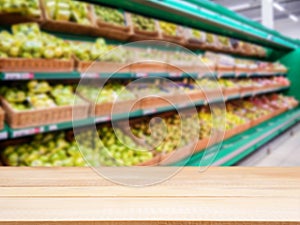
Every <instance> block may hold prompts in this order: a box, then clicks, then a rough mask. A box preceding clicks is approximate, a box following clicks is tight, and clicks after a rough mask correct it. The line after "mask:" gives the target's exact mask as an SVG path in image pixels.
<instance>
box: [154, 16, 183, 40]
mask: <svg viewBox="0 0 300 225" xmlns="http://www.w3.org/2000/svg"><path fill="white" fill-rule="evenodd" d="M161 23H166V22H164V21H158V32H159V37H160V39H161V40H163V41H169V42H173V43H179V44H183V41H184V29H183V27H181V26H179V25H176V24H174V25H176V31H175V32H176V34H175V35H170V34H167V33H165V32H164V31H163V29H162V28H161V26H162V24H161ZM167 23H169V22H167ZM171 25H173V24H171Z"/></svg>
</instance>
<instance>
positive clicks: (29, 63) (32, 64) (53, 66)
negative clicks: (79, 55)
mask: <svg viewBox="0 0 300 225" xmlns="http://www.w3.org/2000/svg"><path fill="white" fill-rule="evenodd" d="M73 70H74V60H73V59H70V60H61V59H25V58H2V59H0V71H1V72H23V71H24V72H28V71H30V72H52V71H55V72H72V71H73Z"/></svg>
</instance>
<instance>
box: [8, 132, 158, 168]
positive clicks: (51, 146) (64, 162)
mask: <svg viewBox="0 0 300 225" xmlns="http://www.w3.org/2000/svg"><path fill="white" fill-rule="evenodd" d="M97 132H98V134H96V135H93V133H92V131H86V132H82V133H80V134H79V135H78V136H77V137H76V139H77V140H78V141H79V143H80V151H79V149H78V145H77V143H76V142H75V141H74V140H73V141H68V140H67V139H66V137H65V134H64V133H49V134H38V135H36V136H34V138H33V140H31V141H30V142H28V143H24V144H20V145H15V146H8V147H6V148H5V149H4V151H3V152H2V158H3V159H4V161H5V162H6V163H7V164H8V165H11V166H87V165H91V166H100V165H102V166H132V165H138V164H140V163H143V162H146V161H149V160H151V159H152V158H153V153H152V152H151V151H148V150H147V149H146V148H144V147H142V146H141V145H139V144H137V143H135V141H133V139H132V138H130V137H129V136H128V135H126V134H125V133H124V132H123V131H121V130H120V129H119V128H116V130H113V129H112V128H111V127H108V126H104V127H101V128H99V129H98V131H97Z"/></svg>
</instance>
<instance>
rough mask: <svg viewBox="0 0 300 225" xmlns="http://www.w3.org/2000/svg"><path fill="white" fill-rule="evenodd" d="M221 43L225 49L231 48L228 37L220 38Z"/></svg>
mask: <svg viewBox="0 0 300 225" xmlns="http://www.w3.org/2000/svg"><path fill="white" fill-rule="evenodd" d="M218 41H219V43H220V44H221V45H222V46H224V47H230V40H229V38H228V37H224V36H218Z"/></svg>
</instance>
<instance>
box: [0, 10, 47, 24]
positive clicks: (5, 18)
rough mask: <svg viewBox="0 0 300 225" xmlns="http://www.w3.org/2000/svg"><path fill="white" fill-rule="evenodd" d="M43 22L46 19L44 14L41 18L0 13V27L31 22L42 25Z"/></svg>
mask: <svg viewBox="0 0 300 225" xmlns="http://www.w3.org/2000/svg"><path fill="white" fill-rule="evenodd" d="M43 21H44V18H43V13H42V12H41V16H40V17H31V16H25V15H22V14H20V13H0V25H3V26H7V25H13V24H18V23H29V22H35V23H38V24H40V25H42V24H43Z"/></svg>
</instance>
